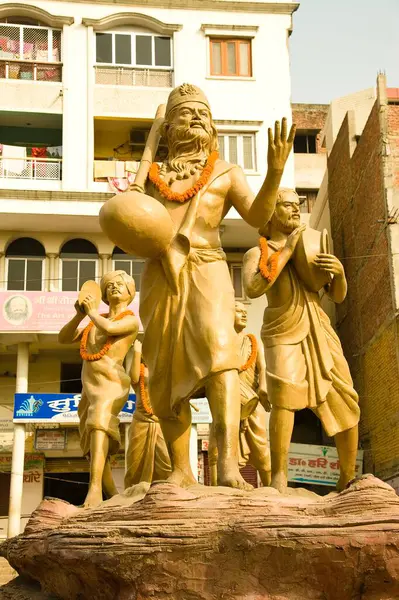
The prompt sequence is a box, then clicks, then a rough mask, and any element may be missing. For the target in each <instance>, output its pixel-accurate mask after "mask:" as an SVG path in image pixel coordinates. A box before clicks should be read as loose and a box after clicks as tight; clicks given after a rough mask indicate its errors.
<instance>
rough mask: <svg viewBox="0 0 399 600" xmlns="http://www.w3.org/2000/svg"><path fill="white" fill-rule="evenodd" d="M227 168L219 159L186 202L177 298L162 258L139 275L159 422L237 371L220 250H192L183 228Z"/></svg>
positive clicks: (225, 271) (151, 384)
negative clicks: (225, 373)
mask: <svg viewBox="0 0 399 600" xmlns="http://www.w3.org/2000/svg"><path fill="white" fill-rule="evenodd" d="M226 165H227V163H224V162H222V161H221V165H220V166H219V171H218V169H216V168H215V172H214V174H213V176H212V178H211V180H210V182H209V183H208V184H207V185H206V186H204V188H203V189H202V190H201V192H199V194H197V196H196V197H194V198H192V199H191V200H189V201H188V203H187V204H188V209H187V213H186V218H185V219H184V220H183V223H182V225H181V226H180V228H179V232H177V233H179V234H180V235H184V237H185V239H186V241H188V243H187V258H186V261H185V264H184V266H183V267H182V268H181V270H180V273H179V275H178V292H177V294H174V293H173V292H172V289H171V287H170V286H169V284H168V281H167V279H166V276H165V271H164V269H163V266H162V264H161V261H160V260H158V259H156V260H150V261H148V262H147V264H146V267H145V269H144V272H143V275H142V279H141V288H140V317H141V321H142V323H143V326H144V339H143V356H144V358H145V361H146V364H147V366H148V369H149V372H150V380H149V395H150V398H151V403H152V406H153V409H154V412H155V414H156V415H157V416H158V417H161V418H174V417H175V416H176V414H177V413H178V411H179V406H180V404H181V403H182V402H184V401H187V400H189V399H190V398H192V397H195V395H196V393H198V392H199V391H200V390H201V389H203V388H204V385H205V384H206V382H207V380H208V379H209V378H210V377H211V376H212V375H214V374H216V373H219V372H221V371H226V370H230V369H238V368H239V359H238V356H237V351H236V345H235V344H236V342H235V339H236V335H237V334H236V332H235V330H234V316H235V309H234V290H233V286H232V282H231V278H230V273H229V269H228V266H227V263H226V256H225V254H224V252H223V250H222V249H221V248H215V249H200V248H193V247H192V246H191V245H190V243H189V242H190V231H189V229H190V227H188V226H187V221H188V220H190V219H192V220H193V218H194V220H195V213H196V211H197V210H198V208H200V207H201V203H205V204H207V203H209V202H211V201H212V189H211V188H212V185H213V184H214V182H215V181H216V179H218V178H219V177H223V176H224V175H225V174H226V173H227V172H228V171H229V170H230V169H231V168H233V167H232V166H231V165H228V166H226ZM154 196H156V194H154ZM160 201H161V199H160ZM190 206H191V207H190ZM190 211H191V217H187V214H188V213H189V212H190Z"/></svg>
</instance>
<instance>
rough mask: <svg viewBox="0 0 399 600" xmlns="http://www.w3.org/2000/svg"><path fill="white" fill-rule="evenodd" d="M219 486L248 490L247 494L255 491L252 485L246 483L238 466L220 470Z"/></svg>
mask: <svg viewBox="0 0 399 600" xmlns="http://www.w3.org/2000/svg"><path fill="white" fill-rule="evenodd" d="M218 485H223V486H226V487H231V488H237V489H239V490H246V491H247V492H250V491H251V490H253V489H254V488H253V486H252V485H251V484H250V483H247V482H246V481H245V479H244V478H243V476H242V475H241V473H240V471H239V469H238V466H237V465H236V464H234V465H233V466H231V467H222V469H220V470H219V472H218Z"/></svg>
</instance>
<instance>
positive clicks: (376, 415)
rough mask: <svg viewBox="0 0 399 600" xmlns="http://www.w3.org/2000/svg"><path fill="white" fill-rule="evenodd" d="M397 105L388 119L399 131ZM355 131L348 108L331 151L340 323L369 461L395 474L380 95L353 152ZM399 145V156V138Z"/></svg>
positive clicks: (396, 425)
mask: <svg viewBox="0 0 399 600" xmlns="http://www.w3.org/2000/svg"><path fill="white" fill-rule="evenodd" d="M390 108H391V107H390ZM392 108H394V109H395V110H392V111H391V110H389V113H388V114H389V126H390V127H391V130H392V131H393V129H394V127H396V131H397V132H399V110H396V109H399V107H396V106H395V107H392ZM354 132H355V128H354V117H353V115H351V113H348V114H347V115H346V117H345V119H344V121H343V123H342V126H341V129H340V131H339V134H338V136H337V139H336V141H335V144H334V147H333V150H332V152H331V154H330V156H329V159H328V190H329V205H330V213H331V229H332V236H333V240H334V250H335V253H336V254H337V256H338V257H339V258H341V260H342V262H343V264H344V267H345V272H346V276H347V279H348V295H347V298H346V300H345V302H344V303H343V304H342V305H339V306H338V307H337V329H338V333H339V336H340V338H341V342H342V345H343V348H344V352H345V355H346V357H347V359H348V362H349V366H350V368H351V372H352V376H353V379H354V382H355V387H356V389H357V391H358V392H359V395H360V405H361V411H362V416H361V424H360V434H361V442H362V446H363V448H364V449H365V468H366V470H367V471H372V472H374V473H375V474H376V475H377V476H379V477H383V478H389V477H392V476H394V475H395V474H396V473H397V472H398V471H399V436H398V430H399V362H398V350H397V345H398V331H397V322H396V320H395V315H394V306H393V290H392V285H393V283H392V276H391V272H390V257H389V252H390V250H389V244H388V230H387V229H386V227H385V225H384V223H381V222H379V221H384V219H385V217H386V200H385V182H384V175H383V152H382V149H383V136H382V134H381V129H380V113H379V103H378V101H377V102H376V103H375V105H374V107H373V109H372V111H371V113H370V116H369V119H368V121H367V123H366V125H365V128H364V130H363V133H362V135H361V137H360V139H359V141H358V144H357V146H356V148H355V150H354V152H353V154H352V156H351V155H350V152H351V150H350V149H351V146H353V144H354ZM397 139H398V140H399V137H398V138H397ZM395 151H397V152H398V158H399V141H398V146H397V147H396V150H395ZM398 163H399V160H398ZM398 183H399V181H398Z"/></svg>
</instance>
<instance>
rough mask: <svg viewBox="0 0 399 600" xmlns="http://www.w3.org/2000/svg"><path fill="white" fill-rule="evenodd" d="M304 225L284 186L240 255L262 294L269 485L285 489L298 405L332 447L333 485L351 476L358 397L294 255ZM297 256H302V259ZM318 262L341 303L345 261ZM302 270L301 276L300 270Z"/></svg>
mask: <svg viewBox="0 0 399 600" xmlns="http://www.w3.org/2000/svg"><path fill="white" fill-rule="evenodd" d="M304 230H305V225H301V223H300V208H299V197H298V194H297V193H296V192H295V190H290V189H286V188H282V189H281V190H280V192H279V194H278V197H277V205H276V209H275V212H274V214H273V217H272V219H271V220H270V223H268V225H267V226H266V227H264V228H261V229H260V232H259V233H260V234H261V236H262V237H261V241H260V246H259V247H256V248H251V250H248V252H247V253H246V255H245V256H244V287H245V291H246V293H247V295H248V296H249V297H250V298H258V297H260V296H262V295H263V294H265V295H266V297H267V307H266V308H265V313H264V317H263V327H262V333H261V335H262V342H263V345H264V348H265V359H266V381H267V393H268V399H269V402H270V404H271V407H272V408H271V415H270V453H271V466H272V480H271V485H272V487H274V488H276V489H278V490H279V491H280V492H282V493H283V492H285V491H286V489H287V462H288V451H289V446H290V441H291V436H292V432H293V427H294V419H295V412H296V411H297V410H301V409H304V408H310V409H311V410H312V411H313V412H314V413H315V415H316V416H317V417H318V418H319V419H320V421H321V423H322V425H323V428H324V430H325V432H326V434H327V435H328V436H331V437H332V436H334V439H335V443H336V446H337V451H338V456H339V464H340V478H339V481H338V483H337V489H338V491H342V490H343V489H344V488H345V486H346V485H347V484H348V483H349V482H350V481H351V480H352V479H353V478H354V477H355V472H356V471H355V468H356V457H357V446H358V422H359V416H360V410H359V405H358V402H359V398H358V395H357V393H356V391H355V390H354V388H353V382H352V378H351V374H350V372H349V367H348V363H347V362H346V360H345V357H344V354H343V351H342V347H341V344H340V341H339V339H338V336H337V334H336V333H335V331H334V329H333V328H332V326H331V323H330V320H329V318H328V316H327V315H326V313H325V312H324V311H323V309H322V307H321V304H320V298H319V294H318V292H315V291H312V290H311V289H310V287H308V284H307V283H306V282H305V281H304V280H303V279H302V278H301V273H300V270H299V269H298V263H296V262H295V261H294V258H295V249H296V247H297V245H298V242H299V240H300V237H301V234H302V232H303V231H304ZM301 260H302V259H301ZM314 263H315V265H316V266H317V267H318V268H319V269H320V270H321V271H323V272H324V273H327V274H328V281H329V283H328V284H326V286H325V292H326V293H327V294H328V296H329V297H330V299H331V300H332V301H333V302H336V303H340V302H343V300H344V299H345V296H346V291H347V284H346V279H345V273H344V268H343V266H342V264H341V263H340V261H339V260H338V258H337V257H336V256H334V255H333V254H329V253H326V252H320V253H319V254H317V255H316V257H315V259H314ZM302 277H303V276H302Z"/></svg>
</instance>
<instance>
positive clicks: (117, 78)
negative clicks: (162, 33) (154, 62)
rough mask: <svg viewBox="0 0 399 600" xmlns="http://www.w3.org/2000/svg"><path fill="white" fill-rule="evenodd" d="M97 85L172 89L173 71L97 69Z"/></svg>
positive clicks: (97, 67)
mask: <svg viewBox="0 0 399 600" xmlns="http://www.w3.org/2000/svg"><path fill="white" fill-rule="evenodd" d="M95 70H96V83H99V84H102V85H104V84H105V85H136V86H145V87H172V85H173V71H171V70H167V69H137V68H129V67H113V66H112V67H111V66H110V67H103V66H101V67H99V66H96V67H95Z"/></svg>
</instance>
